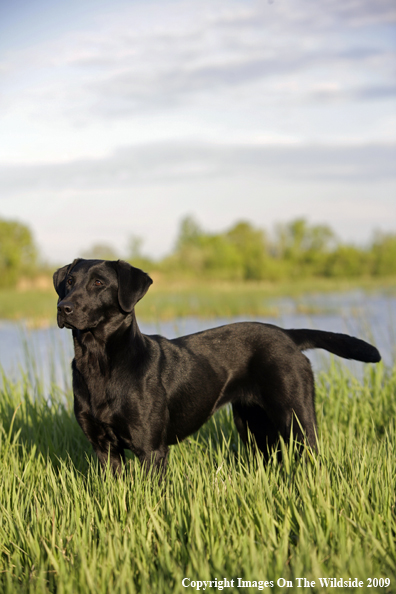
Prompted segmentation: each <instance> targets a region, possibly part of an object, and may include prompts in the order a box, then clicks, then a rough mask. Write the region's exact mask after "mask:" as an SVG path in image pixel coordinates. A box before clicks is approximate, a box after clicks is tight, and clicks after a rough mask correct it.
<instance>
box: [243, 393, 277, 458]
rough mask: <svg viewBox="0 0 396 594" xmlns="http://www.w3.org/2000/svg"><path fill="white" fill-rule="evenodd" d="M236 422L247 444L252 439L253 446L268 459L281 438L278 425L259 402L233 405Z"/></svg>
mask: <svg viewBox="0 0 396 594" xmlns="http://www.w3.org/2000/svg"><path fill="white" fill-rule="evenodd" d="M232 409H233V414H234V422H235V426H236V428H237V430H238V433H239V435H240V437H241V439H242V441H243V443H244V444H245V445H247V444H248V443H249V441H250V439H249V438H250V435H249V432H250V434H251V436H252V437H253V438H254V439H253V440H252V442H251V443H252V446H253V448H255V447H257V448H258V449H259V450H260V451H261V452H262V454H263V456H264V459H265V461H268V459H269V457H270V455H271V452H272V450H273V449H274V447H275V446H276V444H277V442H278V440H279V431H278V427H277V426H276V425H275V424H274V423H273V421H272V420H271V419H270V418H269V416H268V415H267V413H266V412H265V410H264V409H263V408H262V407H261V406H258V405H257V404H255V405H252V406H246V405H243V404H239V403H238V404H233V405H232Z"/></svg>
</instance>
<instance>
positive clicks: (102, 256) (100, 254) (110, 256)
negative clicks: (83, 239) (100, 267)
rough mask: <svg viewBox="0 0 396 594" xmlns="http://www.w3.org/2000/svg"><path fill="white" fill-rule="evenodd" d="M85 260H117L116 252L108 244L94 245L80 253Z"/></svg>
mask: <svg viewBox="0 0 396 594" xmlns="http://www.w3.org/2000/svg"><path fill="white" fill-rule="evenodd" d="M82 257H83V258H87V260H118V259H119V255H118V254H117V251H116V250H115V249H114V248H113V247H112V246H111V245H110V244H108V243H95V244H94V245H92V246H91V247H90V248H88V249H87V250H85V251H84V252H83V253H82Z"/></svg>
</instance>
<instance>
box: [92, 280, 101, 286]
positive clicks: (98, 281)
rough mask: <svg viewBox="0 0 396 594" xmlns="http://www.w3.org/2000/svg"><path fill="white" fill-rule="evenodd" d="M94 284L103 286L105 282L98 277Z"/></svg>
mask: <svg viewBox="0 0 396 594" xmlns="http://www.w3.org/2000/svg"><path fill="white" fill-rule="evenodd" d="M94 285H95V286H96V287H101V286H102V285H103V283H102V281H100V280H98V279H96V281H95V282H94Z"/></svg>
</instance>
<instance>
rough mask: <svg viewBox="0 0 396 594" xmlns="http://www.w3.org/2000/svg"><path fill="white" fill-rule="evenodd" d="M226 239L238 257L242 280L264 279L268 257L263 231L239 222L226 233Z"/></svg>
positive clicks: (244, 222)
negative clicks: (241, 269)
mask: <svg viewBox="0 0 396 594" xmlns="http://www.w3.org/2000/svg"><path fill="white" fill-rule="evenodd" d="M226 238H227V239H228V240H229V241H230V242H231V244H232V245H233V246H234V247H235V248H236V250H237V252H238V254H239V256H240V259H241V262H242V268H243V278H245V279H246V280H260V279H262V278H265V276H266V271H267V269H268V260H269V256H268V253H267V243H266V238H265V233H264V231H263V230H262V229H255V228H254V227H253V226H252V225H251V224H250V223H248V222H247V221H239V222H238V223H236V224H235V225H234V226H233V227H232V228H231V229H230V230H229V231H228V232H227V233H226Z"/></svg>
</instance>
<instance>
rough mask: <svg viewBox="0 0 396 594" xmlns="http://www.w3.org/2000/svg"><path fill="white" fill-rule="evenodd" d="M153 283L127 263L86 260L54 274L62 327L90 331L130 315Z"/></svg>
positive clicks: (79, 260)
mask: <svg viewBox="0 0 396 594" xmlns="http://www.w3.org/2000/svg"><path fill="white" fill-rule="evenodd" d="M152 282H153V281H152V280H151V278H150V277H149V275H148V274H146V273H145V272H143V270H140V269H139V268H135V267H134V266H131V265H130V264H128V263H127V262H124V261H123V260H118V261H110V260H83V259H81V258H78V259H76V260H74V262H72V263H71V264H67V265H66V266H63V267H62V268H59V269H58V270H57V271H56V272H55V274H54V287H55V290H56V292H57V293H58V296H59V299H58V317H57V321H58V326H59V327H60V328H63V327H66V328H74V329H76V330H89V329H91V328H96V326H98V325H99V324H100V323H102V322H105V321H110V320H111V319H113V318H114V317H115V316H117V317H119V316H120V315H122V314H123V315H124V316H126V315H128V314H129V313H131V312H132V311H133V309H134V307H135V305H136V303H137V302H138V301H139V300H140V299H141V298H142V297H143V296H144V295H145V294H146V292H147V290H148V288H149V286H150V285H151V283H152Z"/></svg>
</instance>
